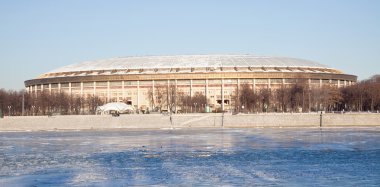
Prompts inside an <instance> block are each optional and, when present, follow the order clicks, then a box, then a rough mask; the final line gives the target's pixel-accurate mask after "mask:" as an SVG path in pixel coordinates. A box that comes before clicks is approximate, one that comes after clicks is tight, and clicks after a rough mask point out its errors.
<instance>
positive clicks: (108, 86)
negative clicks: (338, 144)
mask: <svg viewBox="0 0 380 187" xmlns="http://www.w3.org/2000/svg"><path fill="white" fill-rule="evenodd" d="M110 99H111V93H110V81H107V103H109V102H110Z"/></svg>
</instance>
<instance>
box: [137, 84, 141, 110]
mask: <svg viewBox="0 0 380 187" xmlns="http://www.w3.org/2000/svg"><path fill="white" fill-rule="evenodd" d="M139 108H140V81H137V109H139Z"/></svg>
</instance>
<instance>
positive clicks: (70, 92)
mask: <svg viewBox="0 0 380 187" xmlns="http://www.w3.org/2000/svg"><path fill="white" fill-rule="evenodd" d="M69 94H70V96H71V95H72V91H71V82H69Z"/></svg>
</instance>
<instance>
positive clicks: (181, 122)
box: [0, 113, 380, 131]
mask: <svg viewBox="0 0 380 187" xmlns="http://www.w3.org/2000/svg"><path fill="white" fill-rule="evenodd" d="M320 122H321V121H320V114H317V113H307V114H305V113H303V114H283V113H281V114H278V113H268V114H239V115H231V114H224V115H222V114H220V113H218V114H182V115H172V117H170V116H165V115H161V114H149V115H121V116H120V117H112V116H108V115H105V116H92V115H88V116H86V115H79V116H53V117H47V116H24V117H5V118H3V119H0V131H27V130H31V131H42V130H87V129H157V128H158V129H161V128H172V127H173V128H220V127H222V126H223V127H226V128H254V127H319V126H320ZM337 126H380V114H370V113H368V114H367V113H365V114H364V113H360V114H323V116H322V127H337Z"/></svg>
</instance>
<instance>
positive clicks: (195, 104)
mask: <svg viewBox="0 0 380 187" xmlns="http://www.w3.org/2000/svg"><path fill="white" fill-rule="evenodd" d="M197 104H198V103H194V106H195V112H197Z"/></svg>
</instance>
